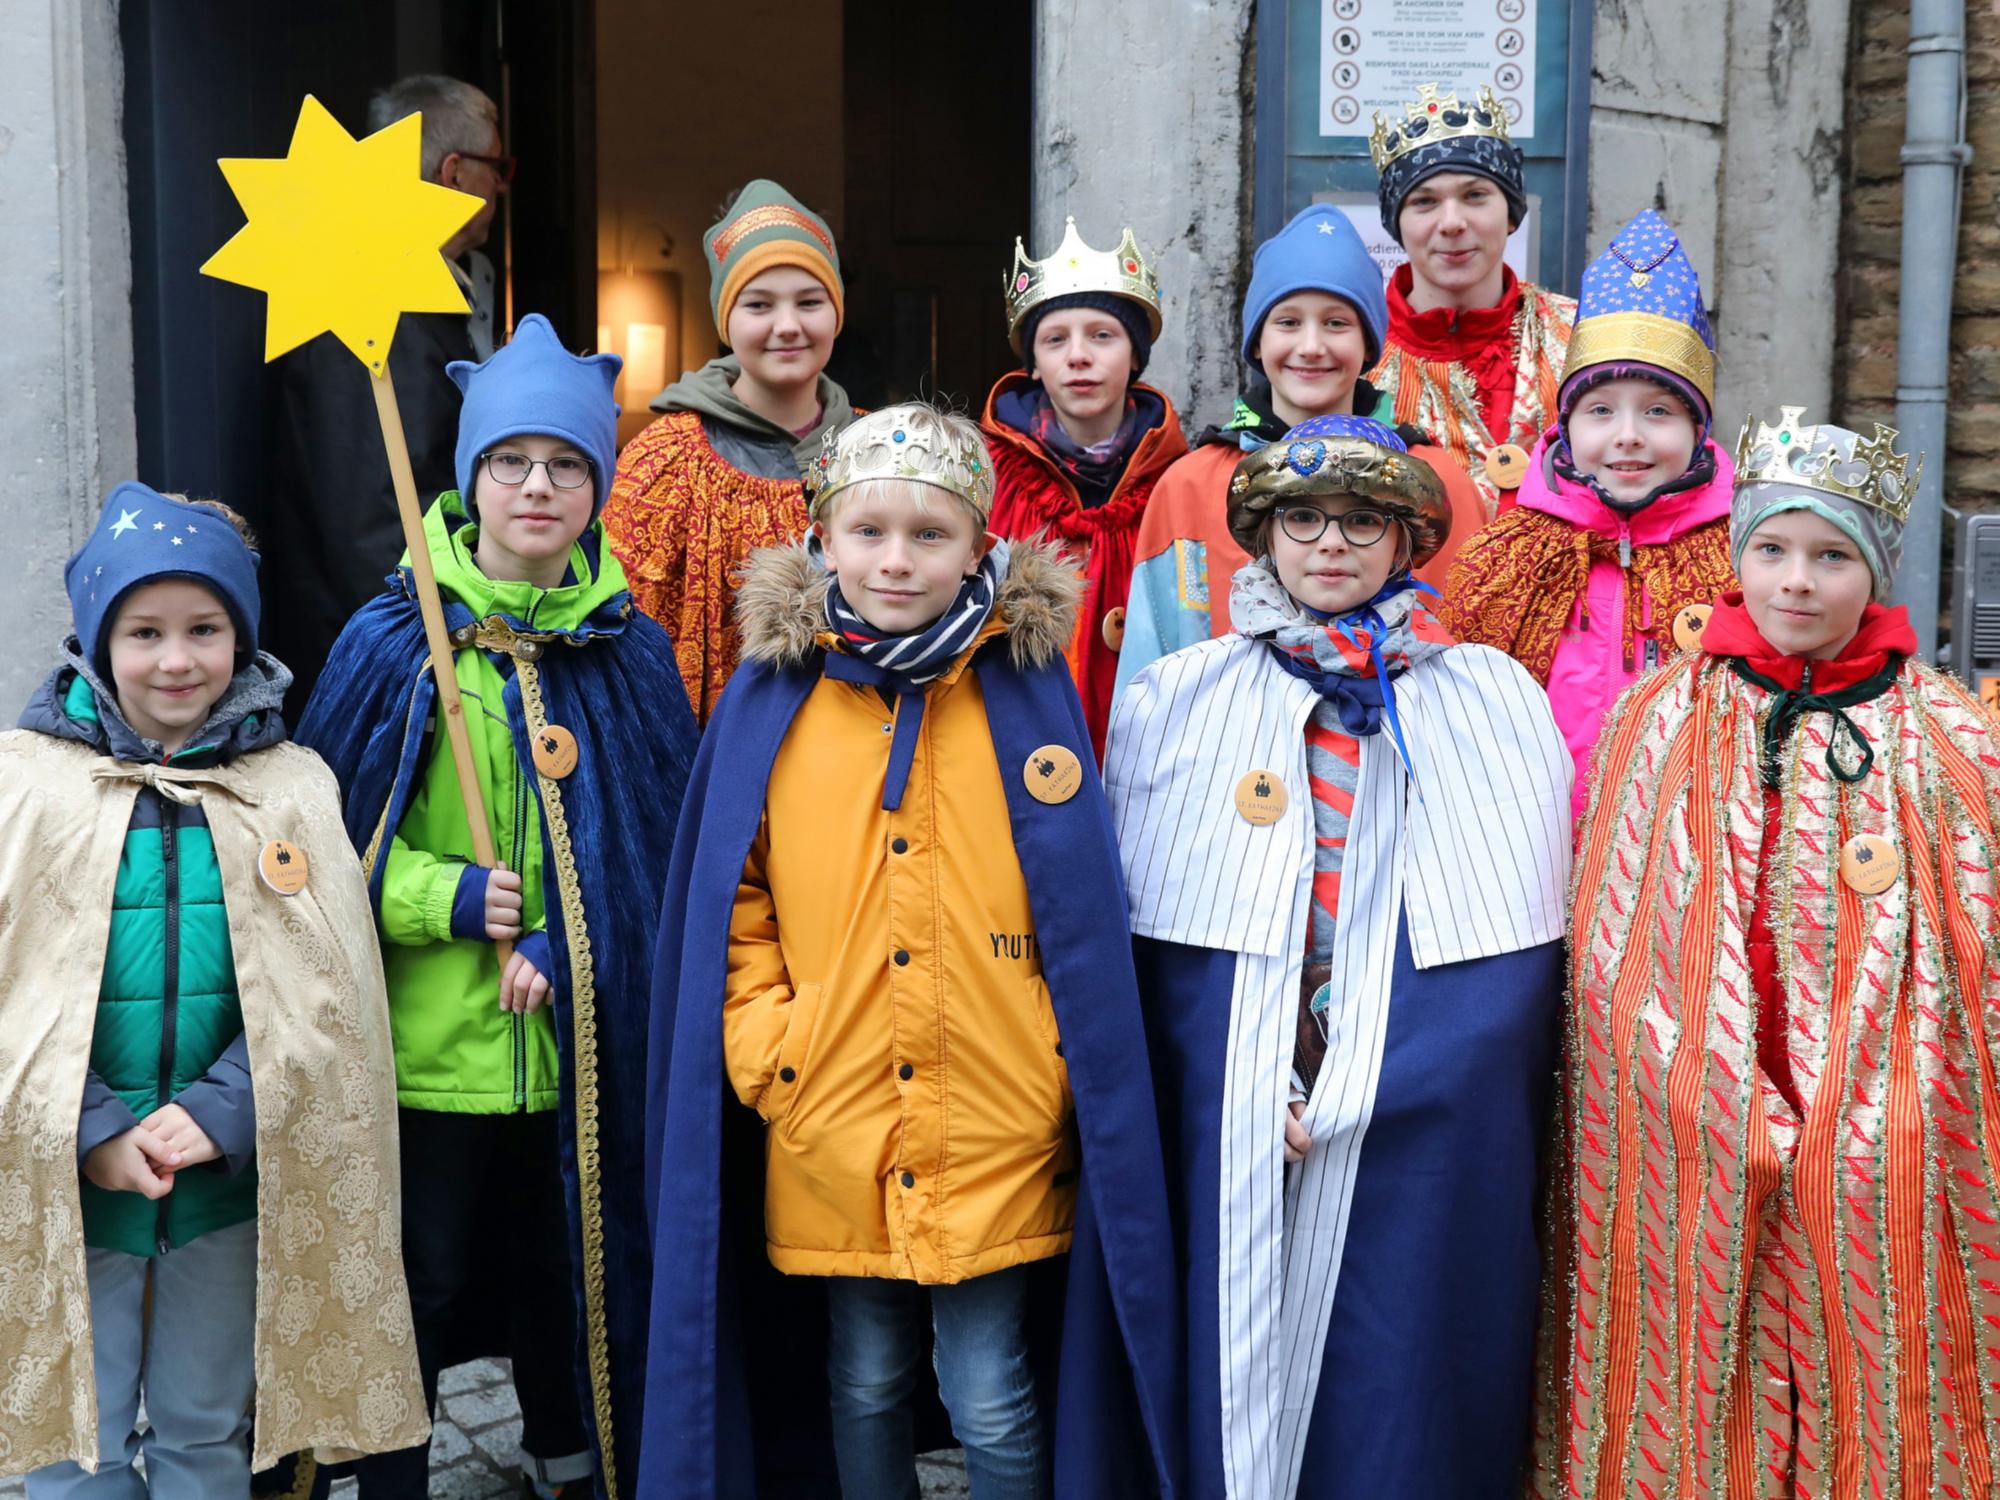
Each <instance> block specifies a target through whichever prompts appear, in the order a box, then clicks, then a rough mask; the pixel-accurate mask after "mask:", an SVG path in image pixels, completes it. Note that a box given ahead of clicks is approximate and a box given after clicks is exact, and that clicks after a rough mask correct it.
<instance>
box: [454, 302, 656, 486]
mask: <svg viewBox="0 0 2000 1500" xmlns="http://www.w3.org/2000/svg"><path fill="white" fill-rule="evenodd" d="M624 364H625V362H624V361H623V360H622V359H620V358H619V357H618V356H617V355H615V354H571V353H570V352H569V350H567V349H565V348H563V346H562V340H561V339H559V338H557V337H556V331H555V329H553V328H551V327H550V326H549V320H548V319H547V318H545V317H543V316H542V315H541V314H540V313H529V314H528V315H527V316H526V317H525V318H523V319H521V321H520V323H519V324H518V325H517V326H516V327H515V329H514V337H513V338H512V339H511V340H509V341H508V342H507V343H506V344H505V345H503V346H502V347H501V348H499V349H497V350H495V351H494V354H493V357H492V358H491V359H489V360H487V361H486V363H484V364H479V365H476V364H474V363H473V362H472V361H471V360H469V359H455V360H453V361H452V362H451V363H450V364H448V365H446V366H445V367H444V372H445V374H447V375H449V376H450V377H451V378H452V379H453V380H454V381H456V382H457V383H458V388H459V389H460V390H461V391H464V392H465V406H464V407H463V409H461V410H460V412H459V414H458V450H457V453H456V454H455V455H454V458H455V464H454V466H455V467H456V469H457V471H458V493H459V495H460V496H461V497H462V498H463V499H464V501H465V508H466V511H467V513H468V514H471V513H472V512H473V511H474V506H473V501H472V480H473V476H474V473H475V471H476V470H477V469H478V467H479V457H480V455H481V454H483V453H487V452H489V451H491V449H492V447H493V445H494V444H495V443H500V442H504V441H505V440H506V439H508V438H511V437H521V436H523V435H524V434H529V433H534V434H538V435H540V436H542V437H552V438H561V439H562V440H563V441H564V442H565V443H568V444H569V445H570V446H571V447H573V448H575V449H576V450H577V452H579V453H581V454H582V455H583V456H584V457H585V458H587V459H589V460H590V478H591V484H592V485H593V487H594V488H595V491H596V502H595V504H593V506H592V507H591V512H590V513H591V515H592V517H595V516H596V515H597V513H598V512H599V511H601V510H603V509H604V497H605V496H606V495H607V494H609V493H610V492H611V468H612V465H613V463H614V462H615V461H616V459H617V457H618V403H617V402H616V401H613V400H612V399H611V390H612V387H613V386H615V385H616V384H617V383H618V372H619V370H620V369H622V368H623V367H624Z"/></svg>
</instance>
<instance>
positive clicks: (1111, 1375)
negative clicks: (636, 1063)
mask: <svg viewBox="0 0 2000 1500" xmlns="http://www.w3.org/2000/svg"><path fill="white" fill-rule="evenodd" d="M822 660H823V658H822V657H821V656H820V655H819V654H818V653H815V654H814V655H813V656H812V657H811V658H810V660H809V661H808V662H807V663H806V664H804V665H800V666H791V667H772V666H770V665H768V664H764V663H758V662H751V663H746V664H745V665H744V666H742V667H741V668H739V669H738V671H737V673H736V675H735V676H734V677H733V678H731V679H730V682H729V687H728V689H727V691H725V692H724V693H723V695H722V697H721V700H720V703H719V705H718V707H717V710H716V713H715V715H714V717H713V718H711V719H710V720H709V724H708V732H707V734H706V736H705V738H704V739H703V741H702V746H701V753H700V755H699V756H698V757H697V758H696V760H695V766H694V774H693V776H692V778H691V779H690V781H689V784H688V798H687V803H686V806H685V808H684V810H683V813H682V818H681V828H680V834H679V837H678V838H677V840H676V841H675V846H674V856H673V872H672V876H671V879H670V880H669V883H668V888H667V900H666V905H665V907H664V909H663V912H662V916H661V922H660V943H659V954H658V957H657V959H656V960H655V963H654V976H655V981H654V991H653V1025H652V1054H651V1057H650V1060H649V1066H648V1088H647V1101H646V1102H647V1148H648V1159H647V1163H646V1181H647V1184H648V1202H649V1204H650V1205H651V1206H652V1208H653V1211H654V1229H655V1236H656V1237H655V1241H654V1264H655V1267H656V1275H655V1277H654V1282H653V1317H652V1341H651V1346H650V1348H649V1349H648V1351H647V1363H646V1435H645V1438H644V1441H643V1443H642V1445H641V1449H642V1453H643V1463H644V1468H643V1470H642V1472H641V1475H640V1492H641V1493H642V1494H643V1495H645V1496H646V1500H752V1497H756V1500H774V1497H778V1496H791V1495H799V1496H806V1495H811V1496H824V1495H826V1494H828V1493H831V1492H832V1491H831V1490H830V1489H829V1487H828V1486H829V1485H830V1484H831V1482H832V1481H831V1479H830V1476H831V1474H832V1471H833V1465H832V1454H831V1450H830V1448H829V1447H828V1443H829V1438H828V1418H827V1388H826V1376H825V1363H824V1358H823V1353H822V1351H823V1348H824V1327H825V1321H826V1310H825V1301H824V1297H823V1294H822V1292H821V1288H820V1283H819V1281H818V1279H817V1278H813V1277H786V1276H781V1275H779V1274H778V1273H777V1272H776V1271H774V1270H773V1269H772V1268H771V1265H770V1262H769V1260H768V1259H767V1257H766V1254H765V1249H764V1234H763V1156H762V1152H763V1138H762V1127H761V1124H760V1122H759V1121H758V1119H757V1117H756V1115H755V1114H754V1113H753V1112H752V1111H750V1110H748V1109H746V1108H744V1107H743V1106H742V1105H741V1104H739V1103H738V1102H737V1100H736V1098H735V1096H734V1094H733V1093H731V1092H730V1091H729V1089H728V1086H727V1082H726V1078H725V1074H724V1068H723V1057H722V999H723V979H724V970H725V964H726V961H727V956H728V946H729V919H730V911H731V907H732V905H733V904H734V901H735V898H736V890H737V885H738V883H739V881H740V880H741V879H742V875H743V862H744V859H745V858H746V856H747V855H748V854H749V852H750V844H751V840H752V838H753V837H754V835H755V834H756V831H757V827H758V822H759V820H760V818H761V817H762V816H763V811H764V797H765V790H766V787H767V786H768V784H769V781H770V774H771V764H772V761H773V760H774V759H775V758H776V756H777V753H778V747H779V745H780V744H781V743H782V742H783V740H784V737H785V733H786V731H787V730H788V729H789V727H790V726H791V723H792V719H793V717H794V715H796V714H797V712H798V710H799V706H800V705H801V704H802V703H803V702H804V701H805V698H806V695H807V694H808V693H810V692H811V691H812V688H813V685H814V684H815V683H816V682H817V681H818V680H819V677H820V667H821V662H822ZM974 667H975V670H976V671H977V672H978V674H979V684H980V687H981V689H982V691H983V692H984V694H985V699H986V715H987V721H988V724H989V725H990V728H991V732H992V735H993V749H994V754H995V756H996V757H997V758H998V760H999V764H1000V768H1001V780H1002V782H1003V784H1004V785H1005V788H1006V795H1007V811H1008V814H1009V817H1010V819H1011V821H1012V824H1013V833H1014V848H1015V852H1016V854H1017V855H1018V857H1019V859H1020V864H1021V871H1022V874H1023V876H1024V877H1025V878H1026V881H1027V886H1028V898H1029V904H1030V907H1031V909H1032V911H1033V913H1034V919H1035V935H1036V938H1037V940H1038V942H1039V945H1040V949H1041V954H1042V965H1043V971H1044V973H1045V975H1046V977H1047V980H1048V986H1049V996H1050V999H1051V1001H1052V1002H1053V1003H1054V1006H1055V1013H1056V1020H1057V1023H1058V1025H1059V1026H1060V1027H1061V1030H1062V1040H1063V1058H1064V1061H1065V1062H1066V1063H1067V1064H1068V1066H1069V1077H1070V1084H1071V1087H1072V1090H1073V1092H1074V1095H1075V1099H1076V1116H1077V1128H1078V1132H1079V1135H1080V1138H1081V1141H1082V1148H1083V1149H1082V1157H1083V1160H1082V1177H1081V1183H1080V1191H1079V1193H1078V1198H1077V1227H1076V1235H1075V1245H1076V1250H1075V1252H1074V1253H1073V1254H1072V1255H1071V1257H1070V1265H1069V1268H1068V1274H1067V1280H1068V1295H1069V1300H1070V1304H1071V1306H1072V1307H1079V1308H1086V1309H1088V1310H1089V1311H1090V1315H1091V1317H1092V1320H1093V1323H1095V1322H1096V1321H1097V1320H1099V1319H1102V1320H1104V1321H1106V1322H1108V1323H1109V1324H1110V1325H1111V1326H1112V1327H1113V1329H1114V1330H1115V1331H1114V1334H1113V1336H1112V1337H1111V1338H1109V1339H1108V1340H1106V1339H1095V1340H1092V1341H1091V1342H1090V1343H1089V1345H1088V1346H1087V1347H1086V1348H1084V1349H1083V1350H1081V1351H1080V1357H1076V1358H1073V1357H1072V1356H1071V1354H1070V1353H1069V1351H1068V1350H1067V1348H1065V1351H1064V1353H1063V1357H1062V1362H1061V1363H1062V1369H1061V1378H1060V1383H1059V1386H1058V1389H1057V1392H1056V1398H1055V1405H1054V1448H1055V1453H1056V1463H1057V1479H1056V1483H1057V1491H1058V1493H1059V1494H1067V1495H1075V1496H1078V1497H1083V1496H1090V1497H1092V1500H1096V1497H1097V1496H1098V1495H1100V1494H1101V1493H1102V1491H1101V1490H1099V1489H1098V1488H1097V1487H1096V1485H1095V1480H1094V1478H1093V1477H1092V1476H1094V1475H1095V1474H1096V1473H1098V1472H1100V1471H1102V1470H1104V1469H1106V1468H1108V1467H1111V1466H1114V1465H1124V1466H1126V1467H1128V1468H1129V1467H1130V1466H1131V1465H1132V1464H1133V1463H1135V1462H1136V1463H1137V1464H1138V1465H1140V1466H1142V1467H1145V1466H1149V1464H1150V1463H1158V1464H1159V1465H1160V1466H1161V1467H1162V1468H1165V1467H1166V1466H1167V1463H1168V1459H1167V1452H1168V1446H1167V1445H1168V1444H1170V1443H1172V1442H1174V1441H1175V1438H1174V1436H1173V1434H1174V1431H1175V1428H1176V1425H1177V1423H1178V1421H1179V1413H1180V1410H1181V1396H1180V1381H1181V1373H1180V1372H1181V1335H1180V1328H1179V1305H1180V1295H1179V1286H1178V1277H1177V1276H1176V1275H1175V1272H1174V1267H1173V1261H1172V1256H1171V1251H1170V1249H1169V1246H1170V1243H1171V1241H1170V1238H1169V1231H1168V1219H1167V1203H1166V1185H1165V1176H1164V1168H1163V1166H1162V1161H1161V1154H1160V1146H1159V1135H1158V1126H1157V1117H1156V1114H1155V1110H1154V1103H1153V1094H1152V1084H1151V1079H1150V1075H1149V1072H1148V1067H1147V1061H1146V1047H1145V1036H1144V1024H1143V1021H1142V1019H1141V1017H1140V1013H1139V996H1138V991H1137V988H1136V985H1135V982H1134V979H1133V973H1132V954H1131V943H1130V939H1129V937H1128V936H1127V917H1126V909H1125V887H1124V881H1123V878H1122V876H1121V873H1120V868H1119V863H1118V847H1117V842H1116V840H1115V839H1114V837H1113V835H1112V830H1111V821H1110V815H1109V811H1108V809H1107V808H1106V806H1105V802H1104V794H1103V790H1102V787H1101V786H1100V784H1099V782H1098V780H1097V777H1096V775H1095V774H1094V771H1093V772H1089V773H1087V774H1086V777H1085V782H1084V788H1083V790H1082V791H1080V792H1079V793H1078V794H1077V795H1076V796H1074V797H1072V798H1071V799H1070V800H1069V801H1067V802H1064V803H1060V804H1056V805H1053V806H1050V805H1045V804H1043V803H1041V802H1038V801H1036V800H1035V799H1034V798H1032V797H1030V796H1029V795H1028V791H1027V787H1026V786H1025V785H1024V784H1023V781H1022V778H1021V776H1020V775H1019V773H1018V768H1019V767H1022V766H1024V765H1026V764H1027V761H1028V757H1029V754H1030V752H1032V751H1033V750H1035V749H1037V748H1038V747H1040V746H1043V745H1047V744H1060V745H1065V746H1067V747H1068V748H1069V749H1070V750H1072V751H1073V752H1074V753H1075V755H1076V758H1077V760H1078V761H1079V762H1080V763H1081V764H1082V765H1084V766H1086V767H1094V766H1095V764H1096V758H1095V755H1094V754H1093V752H1092V750H1091V745H1090V735H1089V731H1088V730H1087V729H1086V728H1085V726H1084V722H1083V713H1082V710H1081V708H1080V707H1079V705H1078V703H1077V698H1076V690H1075V688H1074V687H1073V686H1072V685H1071V682H1070V677H1069V672H1068V669H1067V668H1066V667H1065V666H1064V664H1063V663H1062V661H1061V660H1060V659H1057V660H1055V661H1052V662H1050V663H1048V664H1046V665H1044V666H1041V667H1036V668H1029V669H1025V670H1023V669H1017V668H1016V667H1014V666H1013V665H1012V664H1011V662H1010V661H1009V660H1008V657H1007V653H1006V648H1005V643H1004V640H1002V641H995V642H993V643H991V644H990V645H989V646H988V647H987V648H986V649H985V651H984V652H983V653H982V654H981V655H980V656H979V657H978V658H977V659H976V661H975V664H974ZM837 794H838V795H853V796H863V795H873V791H872V789H870V788H852V789H849V790H848V791H846V792H843V793H837ZM1065 1342H1066V1343H1067V1340H1065ZM1104 1392H1118V1393H1120V1395H1121V1396H1122V1397H1123V1400H1122V1401H1121V1408H1122V1409H1125V1410H1129V1411H1130V1412H1132V1413H1133V1426H1132V1429H1131V1430H1137V1431H1142V1432H1144V1433H1145V1434H1146V1441H1144V1442H1142V1444H1141V1445H1140V1448H1139V1450H1138V1453H1137V1454H1136V1455H1134V1454H1132V1453H1130V1452H1128V1451H1127V1450H1125V1449H1124V1448H1123V1446H1122V1444H1121V1446H1120V1447H1118V1448H1116V1449H1106V1448H1105V1447H1104V1446H1103V1444H1102V1443H1101V1441H1100V1433H1102V1432H1105V1431H1107V1430H1110V1429H1107V1428H1106V1427H1105V1426H1104V1424H1103V1423H1101V1422H1100V1421H1099V1420H1097V1416H1096V1411H1095V1403H1096V1402H1097V1401H1099V1400H1100V1398H1101V1397H1100V1393H1104ZM1126 1430H1127V1429H1125V1428H1123V1427H1121V1428H1118V1429H1116V1431H1117V1434H1118V1435H1119V1436H1120V1437H1121V1438H1122V1436H1123V1435H1124V1432H1125V1431H1126ZM1149 1452H1150V1454H1151V1455H1152V1457H1151V1459H1150V1460H1149V1458H1148V1456H1147V1455H1148V1453H1149Z"/></svg>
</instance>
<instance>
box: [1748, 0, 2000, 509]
mask: <svg viewBox="0 0 2000 1500" xmlns="http://www.w3.org/2000/svg"><path fill="white" fill-rule="evenodd" d="M1909 23H1910V9H1909V5H1908V3H1907V0H1903V3H1896V0H1855V3H1854V8H1853V12H1852V22H1851V24H1852V33H1851V45H1852V48H1853V53H1852V57H1851V59H1850V64H1849V68H1848V79H1847V156H1848V162H1847V179H1846V184H1845V188H1844V192H1843V202H1842V214H1841V221H1842V228H1841V256H1840V272H1839V283H1840V284H1839V287H1838V291H1839V294H1840V304H1839V308H1840V310H1839V318H1840V326H1839V339H1838V343H1837V345H1836V352H1835V368H1834V401H1835V415H1836V416H1837V417H1838V418H1839V419H1840V420H1841V421H1842V422H1843V424H1844V425H1847V426H1856V425H1861V424H1865V423H1867V422H1870V421H1876V420H1880V421H1883V422H1888V423H1890V424H1892V425H1893V423H1894V420H1895V408H1896V306H1897V260H1898V258H1899V257H1900V255H1901V253H1902V204H1903V189H1902V176H1901V172H1902V169H1901V165H1900V163H1899V162H1898V161H1897V159H1896V158H1897V153H1898V152H1900V151H1901V149H1902V145H1903V112H1904V105H1905V97H1904V71H1905V66H1906V62H1907V55H1906V53H1905V52H1904V48H1905V47H1906V46H1907V45H1908V43H1909V34H1910V26H1909ZM1965 24H1966V69H1967V101H1966V127H1965V128H1966V139H1967V141H1968V142H1969V143H1970V144H1971V146H1972V152H1973V157H1972V162H1971V164H1970V166H1969V167H1968V168H1967V169H1966V175H1965V182H1964V193H1963V206H1962V207H1961V209H1960V212H1959V233H1958V279H1957V284H1956V287H1955V289H1954V292H1953V296H1952V338H1951V403H1950V407H1949V409H1948V419H1947V420H1948V426H1947V439H1948V443H1949V447H1950V450H1951V451H1950V453H1949V454H1948V455H1947V461H1946V466H1945V489H1944V493H1945V498H1946V501H1947V503H1948V504H1951V505H1954V506H1958V507H1961V508H1965V509H1978V510H2000V4H1995V3H1992V0H1984V3H1982V0H1973V3H1971V4H1968V5H1967V6H1966V8H1965ZM1777 394H1778V393H1776V392H1773V393H1772V396H1773V401H1772V404H1773V405H1775V404H1776V397H1777ZM1930 461H1931V462H1933V463H1934V462H1936V456H1935V455H1933V456H1932V457H1931V460H1930Z"/></svg>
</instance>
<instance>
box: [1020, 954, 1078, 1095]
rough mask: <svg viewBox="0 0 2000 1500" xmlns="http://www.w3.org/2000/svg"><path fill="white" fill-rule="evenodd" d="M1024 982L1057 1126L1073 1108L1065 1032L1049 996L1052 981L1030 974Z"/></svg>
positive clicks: (1047, 1091)
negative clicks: (1064, 1054) (1065, 1048)
mask: <svg viewBox="0 0 2000 1500" xmlns="http://www.w3.org/2000/svg"><path fill="white" fill-rule="evenodd" d="M1023 983H1024V984H1025V985H1026V986H1027V991H1028V1013H1029V1014H1030V1015H1031V1016H1033V1017H1034V1022H1035V1037H1036V1039H1037V1041H1038V1042H1039V1043H1040V1046H1041V1061H1042V1064H1043V1069H1042V1071H1043V1076H1045V1077H1046V1078H1047V1079H1048V1080H1049V1085H1048V1088H1047V1090H1046V1093H1045V1095H1044V1097H1045V1099H1046V1100H1047V1103H1048V1108H1049V1111H1050V1113H1051V1114H1052V1115H1053V1116H1054V1118H1055V1122H1056V1123H1057V1124H1058V1125H1061V1124H1064V1123H1065V1122H1067V1121H1068V1119H1069V1116H1070V1110H1071V1108H1072V1102H1073V1101H1072V1099H1071V1097H1070V1089H1069V1064H1068V1063H1067V1062H1065V1061H1064V1060H1063V1049H1062V1033H1061V1031H1060V1030H1059V1029H1058V1028H1057V1025H1056V1010H1055V1005H1054V1003H1053V1002H1052V1001H1051V1000H1050V999H1049V982H1048V980H1046V979H1045V978H1043V977H1042V976H1041V975H1040V974H1031V975H1029V976H1028V978H1027V979H1026V980H1024V981H1023Z"/></svg>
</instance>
